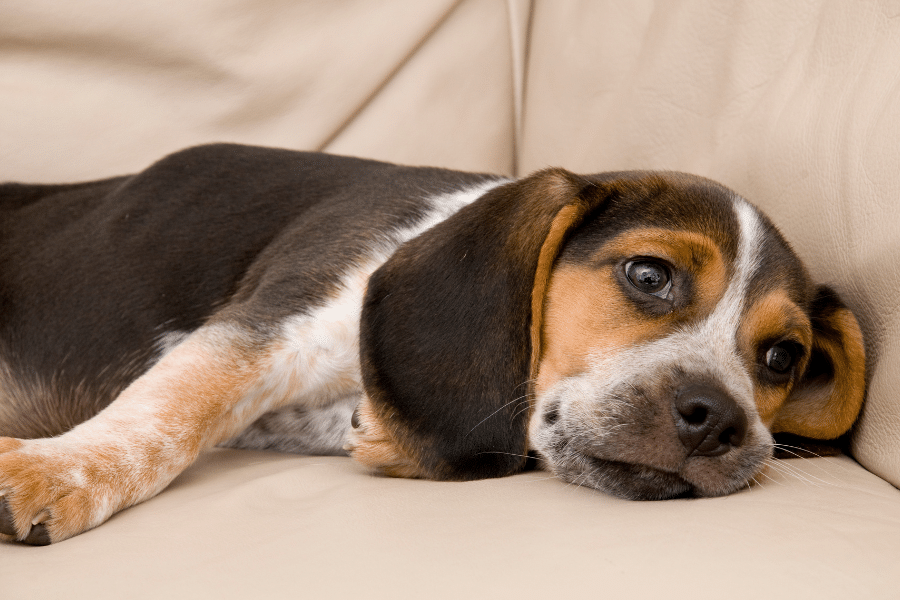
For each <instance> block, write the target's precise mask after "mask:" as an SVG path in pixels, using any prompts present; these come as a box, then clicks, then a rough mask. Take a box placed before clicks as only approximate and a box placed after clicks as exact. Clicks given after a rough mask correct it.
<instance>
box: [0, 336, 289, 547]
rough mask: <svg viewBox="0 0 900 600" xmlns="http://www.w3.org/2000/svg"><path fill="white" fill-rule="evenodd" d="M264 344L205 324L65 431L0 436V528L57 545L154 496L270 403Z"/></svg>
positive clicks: (25, 538) (16, 536)
mask: <svg viewBox="0 0 900 600" xmlns="http://www.w3.org/2000/svg"><path fill="white" fill-rule="evenodd" d="M264 347H265V344H264V342H261V341H259V340H258V339H255V338H254V336H252V335H250V334H249V333H248V332H246V331H245V330H243V329H241V328H239V327H238V326H234V325H230V324H228V325H226V324H215V325H208V326H205V327H202V328H201V329H198V330H197V331H196V332H194V333H192V334H191V335H189V336H188V337H186V338H185V339H184V341H182V342H181V343H180V344H179V345H177V346H176V347H175V348H173V349H172V350H171V351H170V352H169V353H168V354H166V355H165V356H164V357H163V358H162V359H161V360H160V361H159V362H158V363H156V365H154V366H153V367H152V368H151V369H149V370H148V371H147V372H146V373H145V374H144V375H143V376H141V377H139V378H138V379H136V380H135V381H134V382H133V383H132V384H131V385H130V386H129V387H127V388H126V389H125V390H124V391H123V392H122V393H121V394H120V395H119V396H118V397H117V398H116V399H115V401H114V402H113V403H112V404H110V405H109V406H108V407H107V408H106V409H105V410H103V411H102V412H100V413H99V414H98V415H97V416H95V417H94V418H92V419H90V420H89V421H87V422H85V423H82V424H81V425H79V426H77V427H75V428H74V429H72V430H71V431H69V432H68V433H66V434H64V435H61V436H59V437H56V438H44V439H34V440H18V439H12V438H0V532H2V534H5V535H6V536H8V537H7V539H10V538H12V539H16V540H21V541H25V542H27V543H32V544H48V543H51V542H57V541H60V540H64V539H66V538H68V537H71V536H73V535H76V534H78V533H81V532H82V531H85V530H87V529H90V528H92V527H96V526H97V525H99V524H100V523H102V522H103V521H105V520H106V519H108V518H109V517H110V516H111V515H113V514H114V513H115V512H117V511H119V510H122V509H123V508H127V507H128V506H131V505H133V504H136V503H138V502H141V501H143V500H146V499H148V498H150V497H152V496H154V495H155V494H157V493H158V492H159V491H161V490H162V489H163V488H165V487H166V485H168V484H169V483H170V482H171V481H172V480H173V479H174V478H175V477H176V476H177V475H178V474H179V473H180V472H181V471H183V470H184V469H185V468H186V467H187V466H188V465H190V464H191V463H192V462H193V461H194V459H195V458H196V457H197V455H198V454H199V452H200V451H201V450H202V449H203V448H205V447H208V446H211V445H214V444H215V443H217V442H219V441H221V440H222V439H226V438H227V437H229V436H231V435H233V434H234V433H235V432H237V431H239V430H241V429H242V428H243V427H244V426H246V424H247V423H249V422H250V421H252V420H253V419H254V418H255V417H257V416H258V415H259V414H260V413H261V412H263V411H264V410H266V409H267V408H268V406H267V402H269V403H270V402H271V401H272V400H271V396H270V395H269V394H267V393H265V392H266V390H264V389H263V388H262V387H260V385H259V382H258V379H259V373H260V372H261V370H264V368H265V365H264V364H263V363H264V362H265V351H264Z"/></svg>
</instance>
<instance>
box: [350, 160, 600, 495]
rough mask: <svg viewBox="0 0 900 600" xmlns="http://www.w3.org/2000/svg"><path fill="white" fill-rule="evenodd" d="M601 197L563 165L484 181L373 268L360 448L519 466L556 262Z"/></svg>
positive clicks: (390, 466)
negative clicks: (477, 191)
mask: <svg viewBox="0 0 900 600" xmlns="http://www.w3.org/2000/svg"><path fill="white" fill-rule="evenodd" d="M603 196H604V193H603V191H602V189H601V187H599V186H597V185H595V184H593V183H590V182H588V181H586V180H584V179H582V178H580V177H578V176H576V175H574V174H571V173H569V172H567V171H565V170H562V169H549V170H545V171H541V172H539V173H536V174H535V175H532V176H531V177H528V178H526V179H523V180H521V181H517V182H513V183H509V184H505V185H502V186H499V187H497V188H494V189H493V190H491V191H489V192H488V193H486V194H485V195H484V196H482V197H481V198H479V199H478V200H476V201H475V202H473V203H472V204H471V205H469V206H466V207H464V208H463V209H462V210H460V211H459V212H458V213H456V214H454V215H453V216H452V217H450V218H449V219H447V220H446V221H443V222H442V223H440V224H438V225H437V226H435V227H433V228H432V229H430V230H428V231H426V232H425V233H423V234H421V235H420V236H418V237H416V238H414V239H413V240H411V241H409V242H407V243H406V244H404V245H403V246H402V247H401V248H400V249H399V250H398V251H397V252H396V253H395V254H394V255H393V256H392V257H391V258H390V259H389V260H388V261H387V263H385V264H384V265H383V266H382V267H381V268H380V269H378V270H377V271H376V272H375V273H374V274H373V275H372V277H371V278H370V280H369V286H368V290H367V292H366V297H365V301H364V304H363V310H362V322H361V334H360V357H361V365H362V375H363V383H364V386H365V391H366V398H365V399H364V401H363V403H362V404H361V406H360V409H359V410H358V412H357V415H356V421H357V425H358V426H357V427H356V428H355V430H354V433H353V435H352V436H351V441H350V443H349V445H348V449H350V450H351V454H352V455H353V457H354V458H356V459H357V460H359V461H360V462H363V463H364V464H368V465H369V466H372V467H375V468H377V469H380V470H382V471H384V472H386V473H388V474H394V475H402V476H420V477H428V478H432V479H457V480H459V479H480V478H487V477H498V476H503V475H508V474H510V473H514V472H516V471H519V470H522V468H523V467H524V465H525V462H526V451H527V448H526V444H527V440H526V428H527V422H528V417H529V413H530V394H531V381H530V380H531V378H532V373H534V372H535V367H536V364H537V361H538V358H539V357H538V356H537V354H538V352H539V349H540V330H541V323H540V321H541V315H542V312H543V302H544V296H545V293H546V289H547V286H548V282H549V279H550V271H551V269H552V266H553V263H554V261H555V259H556V257H557V255H558V253H559V251H560V248H561V246H562V245H563V242H564V241H565V239H566V237H567V234H568V233H569V232H570V231H572V230H573V229H575V228H577V227H578V225H579V224H580V223H581V222H582V221H583V220H584V219H585V217H586V216H587V215H588V214H590V213H591V212H592V211H593V210H594V209H595V208H596V207H597V206H599V205H600V204H601V203H602V199H603Z"/></svg>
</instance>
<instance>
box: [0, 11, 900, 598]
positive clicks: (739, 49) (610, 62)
mask: <svg viewBox="0 0 900 600" xmlns="http://www.w3.org/2000/svg"><path fill="white" fill-rule="evenodd" d="M898 140H900V6H898V4H897V3H896V2H892V1H889V0H884V1H877V0H871V1H860V2H828V1H826V0H791V1H789V2H785V1H784V0H734V1H728V2H723V1H721V0H666V1H663V2H654V1H651V0H629V1H628V2H617V1H613V0H583V1H581V2H577V1H574V0H572V1H569V0H561V1H555V0H552V1H551V0H534V1H529V0H379V1H378V2H370V1H367V0H342V1H340V2H334V1H328V0H296V1H291V2H285V1H282V0H194V1H191V2H184V1H183V0H152V1H151V0H131V1H129V2H120V1H117V0H90V1H88V0H83V1H75V0H63V1H62V2H60V1H58V0H6V1H5V2H2V3H0V180H26V181H33V182H61V181H75V180H83V179H95V178H100V177H105V176H111V175H118V174H121V173H127V172H133V171H136V170H138V169H141V168H143V167H145V166H147V165H148V164H150V163H151V162H152V161H154V160H155V159H157V158H159V157H161V156H162V155H164V154H166V153H168V152H171V151H174V150H177V149H179V148H182V147H185V146H189V145H193V144H197V143H202V142H209V141H234V142H242V143H252V144H262V145H272V146H283V147H291V148H299V149H317V150H325V151H329V152H336V153H344V154H354V155H361V156H366V157H372V158H380V159H386V160H391V161H397V162H403V163H410V164H430V165H438V166H446V167H452V168H460V169H468V170H479V171H493V172H500V173H504V174H508V175H517V174H525V173H527V172H530V171H532V170H535V169H538V168H541V167H544V166H548V165H559V166H564V167H567V168H569V169H572V170H575V171H582V172H595V171H607V170H617V169H630V168H641V169H647V168H653V169H674V170H683V171H690V172H695V173H699V174H701V175H705V176H708V177H711V178H713V179H717V180H720V181H722V182H723V183H725V184H726V185H729V186H731V187H732V188H734V189H736V190H737V191H738V192H739V193H741V194H742V195H743V196H745V197H746V198H748V199H750V200H751V201H753V202H755V203H756V204H758V205H759V206H761V207H762V208H763V209H764V210H766V211H767V212H768V213H769V214H770V216H772V218H773V219H774V220H775V222H776V223H777V224H778V225H779V227H780V228H781V229H782V231H783V232H784V233H785V235H786V237H787V238H788V239H789V240H791V242H792V243H793V244H794V246H795V248H796V250H797V251H798V253H799V254H800V255H801V256H802V257H803V258H804V259H805V260H806V261H807V264H808V265H809V267H810V269H811V272H812V274H813V275H814V277H815V278H816V279H818V280H819V281H822V282H827V283H830V284H832V285H833V286H834V287H835V288H836V289H837V290H839V292H840V293H841V294H842V296H843V297H844V298H845V299H846V301H847V302H848V303H849V304H850V306H851V307H852V308H853V309H854V310H855V311H856V312H857V314H858V315H859V318H860V320H861V323H862V326H863V329H864V333H865V335H866V341H867V353H868V357H869V369H870V375H869V387H868V399H867V403H866V406H865V409H864V411H863V413H862V415H861V417H860V419H859V422H858V423H857V425H856V426H855V428H854V430H853V432H852V436H851V437H850V443H849V449H848V454H847V455H843V456H837V457H824V458H814V459H795V460H784V461H779V462H778V465H779V466H778V467H777V468H773V469H770V470H769V472H768V473H767V475H766V476H765V477H764V478H763V482H762V483H761V485H757V486H753V487H751V488H749V489H747V490H745V491H742V492H740V493H737V494H734V495H731V496H728V497H723V498H714V499H700V500H673V501H664V502H630V501H625V500H619V499H616V498H613V497H609V496H606V495H604V494H602V493H599V492H596V491H592V490H589V489H583V488H579V487H576V486H572V485H565V484H563V483H561V482H560V481H557V480H555V479H553V477H552V476H550V475H549V474H548V473H545V472H540V471H536V472H530V473H525V474H522V475H518V476H515V477H509V478H506V479H497V480H487V481H475V482H469V483H438V482H430V481H418V480H401V479H388V478H382V477H376V476H373V475H371V474H370V473H368V472H367V471H366V470H365V469H364V468H362V467H360V466H358V465H356V464H354V463H353V462H351V461H350V460H349V459H347V458H342V457H301V456H292V455H284V454H276V453H262V452H241V451H234V450H224V449H214V450H210V451H209V452H206V453H205V454H204V455H202V457H201V458H200V460H199V461H198V462H197V463H196V464H195V465H194V466H192V467H191V468H190V469H188V471H186V472H185V473H184V474H183V475H182V476H180V477H179V478H178V479H177V480H176V481H175V482H174V483H173V484H172V486H171V487H170V488H169V489H168V490H166V491H165V492H163V493H162V494H161V495H160V496H158V497H157V498H155V499H152V500H150V501H148V502H145V503H143V504H141V505H138V506H136V507H133V508H131V509H129V510H126V511H124V512H122V513H120V514H118V515H117V516H115V517H113V518H112V519H111V520H110V521H109V522H108V523H106V524H105V525H103V526H102V527H99V528H98V529H95V530H93V531H90V532H87V533H85V534H83V535H80V536H77V537H76V538H73V539H71V540H68V541H65V542H63V543H60V544H58V545H52V546H49V547H45V548H35V547H26V546H19V545H12V544H3V545H0V596H2V597H3V598H5V599H17V598H26V597H27V598H32V597H34V598H56V597H66V598H91V599H92V600H100V599H103V598H116V599H119V598H162V597H167V598H179V597H190V598H207V597H209V598H262V597H273V598H280V597H300V598H350V597H370V598H516V599H518V600H522V599H525V598H558V597H579V598H580V597H593V598H658V597H666V598H682V597H684V598H711V597H719V596H726V597H729V598H734V599H737V598H759V597H763V596H766V597H774V598H842V599H845V598H897V597H900V575H898V574H897V570H896V569H897V565H898V562H900V491H898V490H897V489H896V487H895V486H898V485H900V433H898V432H900V400H898V397H897V388H898V383H900V341H896V340H895V338H894V336H895V335H898V334H900V310H898V307H900V266H898V265H900V241H898V240H900V235H898V231H900V146H898ZM895 258H896V259H898V264H894V262H893V260H894V259H895Z"/></svg>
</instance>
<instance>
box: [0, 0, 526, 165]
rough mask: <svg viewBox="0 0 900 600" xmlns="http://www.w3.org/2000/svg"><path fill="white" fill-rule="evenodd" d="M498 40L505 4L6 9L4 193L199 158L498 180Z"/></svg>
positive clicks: (199, 2) (504, 30)
mask: <svg viewBox="0 0 900 600" xmlns="http://www.w3.org/2000/svg"><path fill="white" fill-rule="evenodd" d="M508 23H509V21H508V18H507V11H506V2H505V1H504V0H477V1H473V0H464V1H459V0H379V1H378V2H369V1H367V0H341V2H332V1H331V0H303V1H298V2H282V1H280V0H191V1H190V2H183V1H181V0H155V1H150V0H137V1H133V2H120V1H118V0H90V1H88V0H85V1H80V0H79V1H75V0H63V1H61V2H59V1H56V0H4V1H3V2H0V180H6V179H17V180H29V181H41V182H44V181H49V182H55V181H68V180H80V179H86V178H87V179H91V178H97V177H102V176H111V175H119V174H122V173H129V172H133V171H135V170H138V169H142V168H144V167H145V166H146V165H147V164H149V163H150V162H152V161H154V160H156V159H157V158H159V157H161V156H162V155H164V154H166V153H168V152H172V151H174V150H178V149H180V148H182V147H185V146H190V145H193V144H197V143H201V142H209V141H234V142H244V143H254V144H264V145H272V146H284V147H292V148H303V149H319V150H321V149H329V150H333V151H339V152H344V153H354V154H362V155H365V156H368V157H373V158H383V159H387V160H395V161H401V162H412V163H417V164H418V163H421V164H439V165H443V166H451V167H455V168H460V169H469V170H486V171H496V172H504V173H509V172H511V170H512V161H513V135H512V131H513V123H514V101H513V94H512V85H513V63H512V60H511V47H512V41H511V38H510V35H509V31H510V28H509V26H508ZM460 40H464V43H462V44H460Z"/></svg>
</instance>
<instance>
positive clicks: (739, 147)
mask: <svg viewBox="0 0 900 600" xmlns="http://www.w3.org/2000/svg"><path fill="white" fill-rule="evenodd" d="M529 55H530V62H529V69H528V79H527V89H526V96H525V98H526V100H525V119H524V135H523V138H522V139H523V144H522V148H521V161H520V162H521V167H522V168H523V169H525V170H530V169H535V168H539V167H542V166H545V165H548V164H561V165H564V166H567V167H569V168H572V169H576V170H585V171H605V170H615V169H635V168H638V169H642V168H657V169H675V170H684V171H692V172H696V173H699V174H702V175H706V176H709V177H712V178H714V179H718V180H720V181H722V182H724V183H726V184H727V185H730V186H731V187H733V188H734V189H736V190H737V191H738V192H739V193H741V194H742V195H744V196H746V197H747V198H748V199H750V200H751V201H753V202H755V203H757V204H758V205H760V206H761V207H763V208H764V209H765V210H766V211H767V212H768V213H769V214H770V215H771V216H772V217H773V218H774V220H775V221H776V223H777V224H778V225H779V226H780V227H781V229H782V230H783V231H784V233H785V234H786V235H787V237H788V239H789V240H790V241H791V242H792V243H793V244H794V246H795V247H796V249H797V251H798V252H799V253H800V255H801V256H802V257H803V258H804V259H805V260H806V261H807V264H808V265H809V267H810V268H811V271H812V273H813V275H814V277H815V278H816V279H817V280H819V281H821V282H826V283H830V284H833V285H834V287H835V288H837V289H838V290H839V291H840V293H841V294H842V295H843V297H844V298H845V299H846V300H847V302H848V303H849V304H850V305H851V307H852V308H853V309H855V310H856V312H857V314H858V315H859V317H860V319H861V321H862V325H863V329H864V332H865V335H866V338H867V345H868V352H869V355H870V366H871V368H872V371H871V384H870V389H869V397H868V404H867V406H866V408H865V411H864V413H863V415H862V419H861V421H860V422H859V426H858V427H857V429H856V433H855V436H854V440H853V441H854V443H853V451H854V454H855V456H856V457H857V458H858V459H859V460H860V461H861V462H862V464H864V465H865V466H866V467H867V468H869V469H871V470H873V471H874V472H876V473H878V474H880V475H881V476H883V477H885V478H887V479H889V480H890V481H892V482H894V484H895V485H900V397H898V392H897V390H898V389H900V342H898V339H900V311H898V306H900V243H898V240H900V168H898V165H900V144H898V140H900V4H898V3H897V2H827V1H819V0H802V1H799V0H798V1H791V2H776V1H762V2H761V1H758V0H744V1H734V2H720V1H719V0H685V1H672V2H651V1H649V0H634V1H631V2H581V3H575V2H571V3H570V2H561V3H556V2H538V3H536V9H535V14H534V16H533V26H532V38H531V46H530V54H529Z"/></svg>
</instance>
